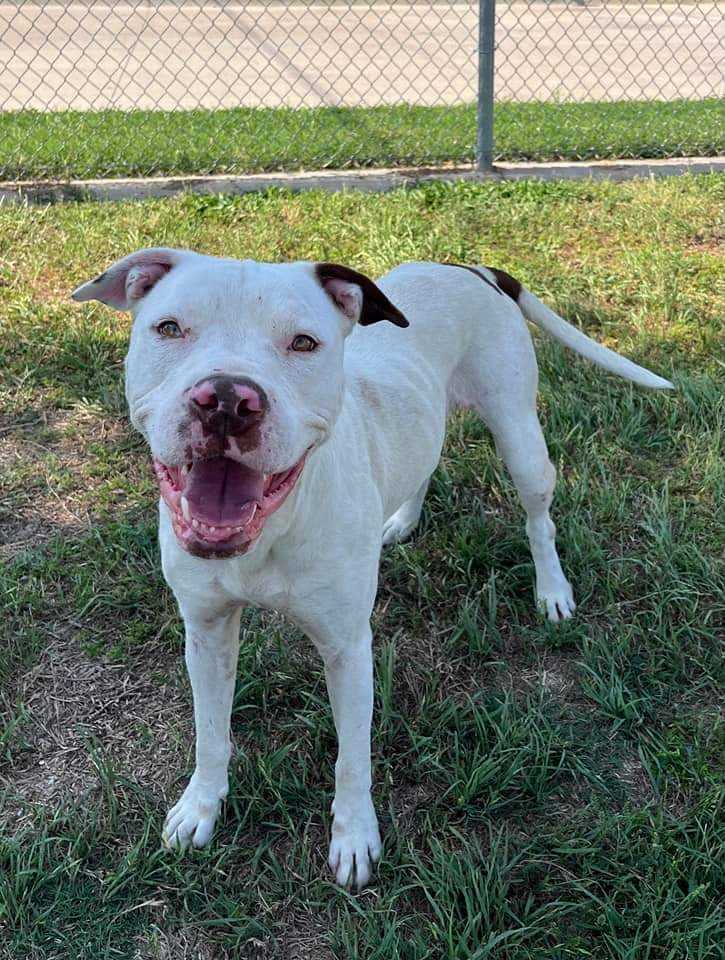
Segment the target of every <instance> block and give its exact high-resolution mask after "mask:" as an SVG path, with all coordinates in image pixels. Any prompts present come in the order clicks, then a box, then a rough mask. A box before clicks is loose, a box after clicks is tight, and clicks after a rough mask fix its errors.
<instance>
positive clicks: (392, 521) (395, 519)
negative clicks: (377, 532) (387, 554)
mask: <svg viewBox="0 0 725 960" xmlns="http://www.w3.org/2000/svg"><path fill="white" fill-rule="evenodd" d="M417 523H418V520H417V519H416V520H414V521H413V522H412V523H411V522H405V521H403V520H401V518H400V517H399V516H398V514H397V513H394V514H393V515H392V517H390V518H389V519H388V520H386V521H385V523H384V524H383V546H384V547H387V546H388V545H389V544H391V543H402V542H403V540H407V539H408V537H409V536H410V535H411V533H412V532H413V531H414V530H415V528H416V525H417Z"/></svg>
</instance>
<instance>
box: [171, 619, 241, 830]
mask: <svg viewBox="0 0 725 960" xmlns="http://www.w3.org/2000/svg"><path fill="white" fill-rule="evenodd" d="M181 612H182V615H183V617H184V625H185V628H186V666H187V669H188V671H189V678H190V679H191V689H192V692H193V695H194V725H195V727H196V767H195V769H194V773H193V775H192V777H191V780H190V781H189V785H188V786H187V788H186V790H185V791H184V793H183V794H182V796H181V799H180V800H179V802H178V803H177V804H176V805H175V806H174V807H172V808H171V810H170V811H169V813H168V815H167V817H166V823H165V824H164V832H163V839H164V842H165V843H166V844H167V845H168V846H172V847H181V848H186V847H188V846H189V844H190V843H191V844H193V845H194V846H195V847H203V846H204V845H205V844H207V843H208V842H209V840H210V839H211V836H212V833H213V831H214V824H215V822H216V819H217V817H218V815H219V808H220V806H221V801H222V800H223V799H224V798H225V797H226V795H227V791H228V789H229V784H228V767H229V758H230V756H231V749H232V748H231V738H230V734H229V721H230V716H231V710H232V699H233V697H234V681H235V678H236V668H237V657H238V654H239V617H240V609H239V608H236V609H234V610H232V611H229V610H226V611H224V612H220V613H218V614H213V613H212V612H211V611H208V610H207V611H205V612H204V613H203V614H202V613H200V612H199V611H197V610H194V609H192V608H188V609H187V608H185V607H184V606H182V610H181Z"/></svg>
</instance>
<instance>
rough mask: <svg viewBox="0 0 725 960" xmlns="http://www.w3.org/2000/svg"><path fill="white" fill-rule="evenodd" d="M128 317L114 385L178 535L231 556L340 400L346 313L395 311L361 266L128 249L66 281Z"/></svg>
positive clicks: (256, 527) (273, 503)
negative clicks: (93, 271) (122, 377)
mask: <svg viewBox="0 0 725 960" xmlns="http://www.w3.org/2000/svg"><path fill="white" fill-rule="evenodd" d="M73 298H74V299H75V300H100V301H101V302H102V303H106V304H108V305H109V306H112V307H115V308H116V309H118V310H130V311H131V313H132V314H133V318H134V319H133V329H132V332H131V343H130V347H129V351H128V356H127V357H126V396H127V399H128V404H129V409H130V413H131V421H132V423H133V424H134V426H136V427H137V429H138V430H140V431H141V433H142V434H143V435H144V436H145V437H146V439H147V441H148V443H149V445H150V447H151V452H152V455H153V459H154V468H155V472H156V476H157V479H158V482H159V487H160V491H161V496H162V497H163V499H164V501H165V502H166V504H167V505H168V507H169V509H170V511H171V516H172V521H173V527H174V531H175V533H176V536H177V538H178V540H179V542H180V543H181V545H182V546H183V547H184V548H185V549H186V550H188V551H189V552H190V553H193V554H195V555H196V556H201V557H228V556H233V555H235V554H239V553H244V552H245V551H247V550H248V549H249V548H250V546H251V545H252V544H253V543H254V542H255V541H256V540H257V538H258V537H259V535H260V533H261V531H262V528H263V526H264V523H265V520H266V519H267V517H269V515H270V514H272V513H273V512H274V511H275V510H276V509H277V508H278V507H280V506H281V504H282V503H283V502H284V500H285V499H286V497H287V496H288V495H289V493H290V492H291V490H292V489H293V487H294V485H295V482H296V481H297V479H298V477H299V476H300V474H301V472H302V470H303V468H304V464H305V458H306V457H307V454H308V453H309V451H310V450H311V449H312V448H313V447H315V446H318V445H319V444H320V443H322V442H324V440H325V439H326V437H327V436H328V435H329V433H330V430H331V429H332V426H333V424H334V422H335V419H336V418H337V415H338V413H339V410H340V407H341V405H342V395H343V388H344V377H343V346H344V341H345V338H346V337H347V335H348V334H349V333H350V331H351V330H352V329H353V327H354V325H355V324H356V323H361V324H371V323H376V322H378V321H381V320H388V321H391V322H392V323H394V324H397V325H398V326H407V321H406V320H405V318H404V317H403V315H402V314H401V313H400V311H399V310H397V308H396V307H394V306H393V304H392V303H390V301H389V300H388V299H387V297H386V296H385V295H384V294H383V292H382V291H381V290H380V289H378V287H377V286H376V285H375V284H374V283H373V282H372V280H370V279H368V278H367V277H366V276H364V275H363V274H360V273H357V272H356V271H354V270H351V269H350V268H348V267H343V266H340V265H339V264H332V263H318V264H313V263H290V264H268V263H256V262H254V261H250V260H247V261H239V260H224V259H218V258H216V257H208V256H202V255H200V254H197V253H193V252H191V251H185V250H172V249H167V248H156V249H150V250H140V251H137V252H136V253H132V254H131V255H130V256H128V257H125V258H124V259H122V260H119V261H117V262H116V263H114V264H113V265H112V266H110V267H109V268H108V269H107V270H106V271H105V272H104V273H102V274H101V275H100V276H98V277H96V278H95V279H94V280H91V281H89V282H88V283H85V284H83V285H82V286H80V287H78V289H77V290H75V291H74V293H73Z"/></svg>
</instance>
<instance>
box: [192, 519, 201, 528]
mask: <svg viewBox="0 0 725 960" xmlns="http://www.w3.org/2000/svg"><path fill="white" fill-rule="evenodd" d="M191 525H192V527H193V528H194V529H195V530H198V529H199V527H200V526H201V524H200V523H199V521H198V520H192V521H191Z"/></svg>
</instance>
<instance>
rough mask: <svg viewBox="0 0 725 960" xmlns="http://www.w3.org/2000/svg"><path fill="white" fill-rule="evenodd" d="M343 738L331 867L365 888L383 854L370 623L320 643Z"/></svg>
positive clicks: (338, 876) (341, 881)
mask: <svg viewBox="0 0 725 960" xmlns="http://www.w3.org/2000/svg"><path fill="white" fill-rule="evenodd" d="M318 649H319V650H320V653H321V654H322V657H323V660H324V663H325V677H326V679H327V689H328V693H329V696H330V704H331V706H332V713H333V717H334V720H335V728H336V730H337V737H338V754H337V762H336V764H335V799H334V801H333V804H332V814H333V821H332V839H331V843H330V867H331V869H332V871H333V873H334V874H335V879H336V880H337V882H338V883H339V884H341V885H342V886H353V887H356V888H357V889H360V888H361V887H364V886H365V884H366V883H367V882H368V880H369V879H370V875H371V873H372V870H373V864H374V863H375V862H376V861H377V860H378V858H379V857H380V833H379V831H378V821H377V818H376V816H375V809H374V808H373V802H372V798H371V796H370V788H371V770H370V725H371V722H372V713H373V658H372V634H371V631H370V625H369V623H366V624H365V625H364V626H363V627H361V628H360V629H359V630H357V631H355V632H354V635H353V636H352V637H351V638H350V640H343V641H340V640H339V639H338V640H337V642H334V643H330V644H327V643H318Z"/></svg>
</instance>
